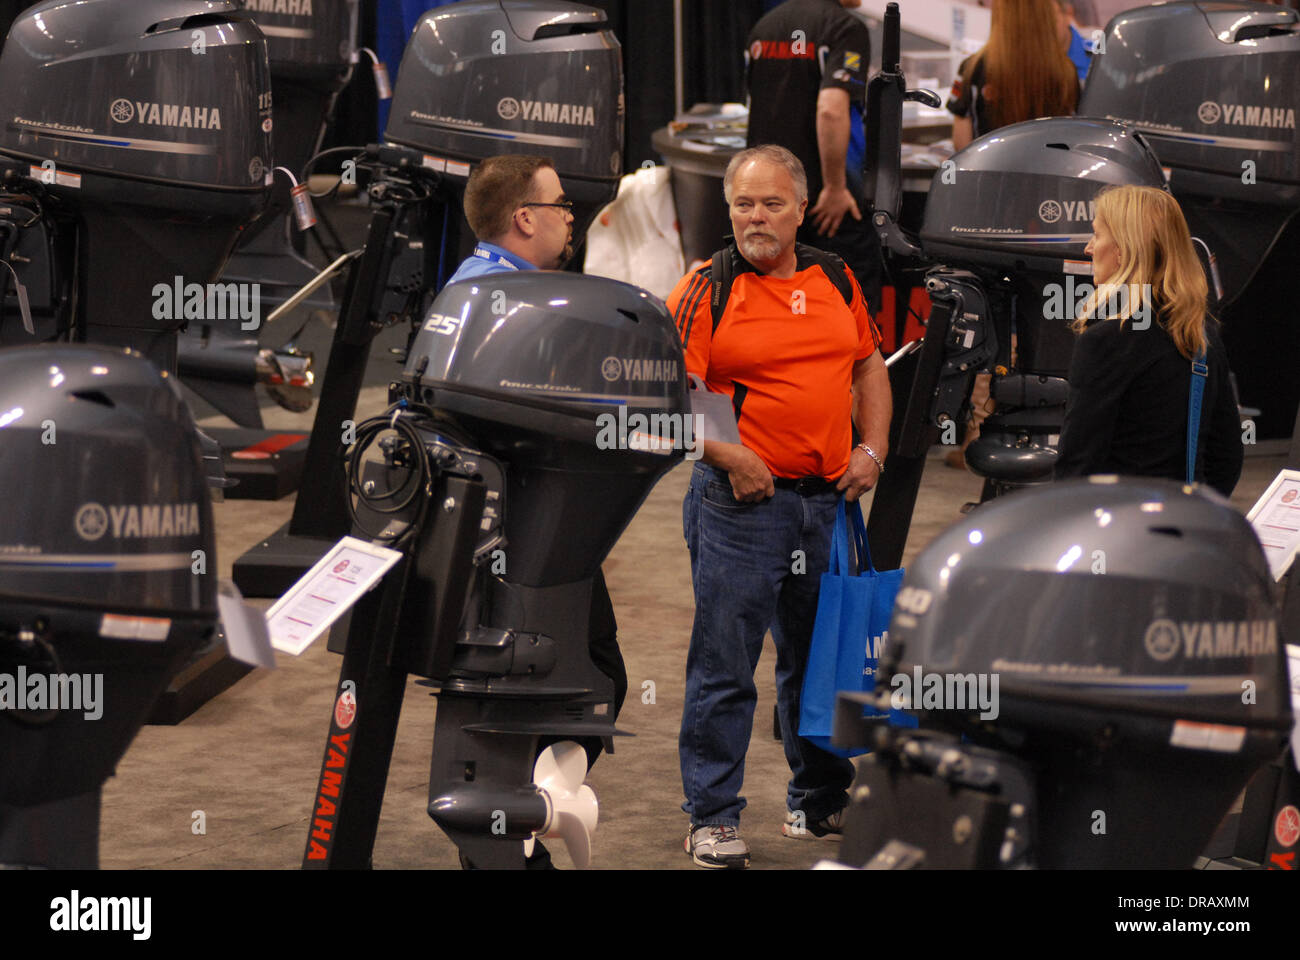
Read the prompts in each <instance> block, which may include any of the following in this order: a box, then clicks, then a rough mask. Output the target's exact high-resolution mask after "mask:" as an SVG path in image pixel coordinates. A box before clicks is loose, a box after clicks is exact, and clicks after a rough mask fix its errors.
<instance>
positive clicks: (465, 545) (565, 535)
mask: <svg viewBox="0 0 1300 960" xmlns="http://www.w3.org/2000/svg"><path fill="white" fill-rule="evenodd" d="M481 279H482V281H483V282H479V281H476V280H471V281H465V282H462V283H456V284H453V285H451V286H449V287H447V288H446V289H445V290H444V291H443V292H442V294H441V295H440V296H439V297H438V298H437V300H436V301H435V302H434V304H433V309H432V311H431V312H430V314H429V317H428V320H427V321H426V323H425V325H424V326H423V328H422V329H421V331H420V333H419V335H418V336H417V338H416V341H415V344H414V347H413V349H412V351H411V355H410V358H409V359H408V362H407V365H406V370H405V373H404V375H403V378H402V383H401V384H395V385H394V389H393V394H392V395H393V397H394V399H396V401H397V402H396V404H395V406H394V407H393V408H392V410H390V412H389V413H387V414H385V415H384V416H382V417H378V418H376V419H375V420H374V421H372V422H370V423H369V424H360V425H358V427H357V444H356V447H354V449H353V452H352V455H351V456H352V469H351V476H352V493H353V495H354V496H355V497H356V499H357V500H358V508H357V513H356V516H357V527H356V529H355V530H354V534H355V535H358V536H360V535H370V536H373V537H374V538H375V539H377V540H379V541H380V542H384V541H388V542H393V543H395V545H397V546H399V547H400V548H401V549H403V551H404V552H405V553H406V559H404V560H403V561H401V562H400V563H399V565H398V566H397V567H396V568H394V570H393V571H391V572H390V573H389V574H388V577H387V579H386V580H385V581H384V584H383V586H382V589H376V590H375V591H373V592H372V594H371V595H370V596H368V597H367V598H365V599H363V600H362V601H361V602H360V603H359V604H358V606H357V609H356V610H355V611H354V613H353V616H352V620H351V625H350V630H349V632H348V635H347V646H346V651H345V655H344V662H343V669H342V673H341V675H340V678H339V693H338V696H339V698H340V700H339V702H340V707H341V708H340V709H336V710H335V712H334V719H333V722H332V724H331V729H330V737H329V744H328V745H327V749H326V753H325V760H324V763H323V765H322V770H321V774H322V779H321V786H320V791H319V793H318V797H317V806H316V808H315V816H314V818H313V821H312V829H311V833H310V836H309V838H308V843H307V850H306V855H305V857H304V861H303V864H304V866H305V867H335V868H338V867H365V866H367V865H368V864H369V861H370V852H371V848H372V846H373V842H374V835H375V828H376V825H377V822H378V816H379V805H380V801H381V800H382V797H383V790H384V778H385V776H386V774H387V769H388V757H389V754H390V753H391V750H392V738H393V735H394V733H395V732H396V727H397V712H398V710H399V709H400V706H401V698H402V691H403V689H404V685H405V679H406V674H407V673H408V672H409V673H414V674H417V675H419V676H421V677H425V678H428V679H429V680H430V681H431V682H432V683H433V684H434V685H435V686H437V687H438V688H439V689H438V697H439V703H438V714H437V727H436V730H435V734H434V746H433V759H432V764H431V768H430V783H429V797H430V802H429V814H430V816H432V817H433V818H434V820H435V821H436V822H437V823H438V825H439V826H440V827H442V829H443V830H444V831H446V833H447V835H448V836H449V837H451V839H452V840H453V841H454V842H455V843H456V845H457V846H458V847H459V848H460V851H461V854H462V857H463V858H464V859H465V860H467V861H468V862H469V863H472V864H473V865H474V866H476V867H522V866H523V865H524V844H523V843H521V842H520V841H525V840H528V839H530V838H531V837H533V836H534V835H541V834H544V833H550V834H556V833H558V834H559V835H561V836H563V837H564V839H565V840H566V842H567V843H568V847H569V851H570V853H571V854H572V856H573V859H574V861H575V862H576V863H577V864H578V865H579V866H582V865H585V863H586V861H587V859H588V857H589V850H590V831H591V829H592V828H594V826H595V822H594V816H595V805H594V797H592V796H591V795H590V794H589V792H586V793H584V790H587V789H588V788H583V787H582V779H583V776H584V775H585V773H586V758H585V755H584V754H583V752H582V751H581V750H580V749H578V750H576V751H575V750H574V749H573V748H572V745H571V744H570V745H567V746H566V744H564V743H560V744H557V745H556V746H555V747H553V748H552V749H551V750H549V751H548V752H547V753H544V754H543V756H542V759H541V760H539V761H538V762H537V766H536V767H535V766H534V758H535V757H536V754H537V747H538V740H539V738H543V737H545V738H548V739H550V740H556V739H560V740H570V739H576V738H580V737H600V738H608V737H611V736H613V735H615V734H617V733H618V731H617V730H615V728H614V724H613V684H612V681H610V679H609V678H608V677H606V676H605V675H604V674H603V673H601V672H600V671H599V670H597V668H596V667H595V666H594V665H593V663H592V662H591V658H590V656H589V653H588V641H589V637H588V621H589V617H590V611H591V590H592V578H593V577H594V576H595V574H596V572H597V570H598V568H599V565H600V563H601V561H602V560H603V559H604V558H605V556H606V555H607V554H608V553H609V551H610V549H611V548H612V547H613V545H614V543H615V541H616V540H617V539H618V537H619V535H620V534H621V533H622V531H623V529H624V528H625V527H626V526H627V524H628V523H629V521H630V520H631V518H632V516H633V514H634V513H635V512H636V510H637V508H638V507H639V506H640V504H641V502H642V501H643V500H644V499H645V497H646V495H647V494H648V493H649V492H650V489H651V488H652V487H653V485H654V484H655V482H656V481H657V480H658V479H659V477H661V476H662V475H663V474H664V473H665V472H666V471H667V470H668V469H670V468H671V467H672V466H673V465H674V464H675V463H676V462H677V461H678V460H679V459H680V458H681V456H682V450H683V448H689V447H690V446H691V443H690V438H689V437H686V438H683V436H682V435H681V430H682V429H689V428H687V427H686V426H685V425H686V424H687V423H688V422H689V418H688V412H689V407H690V402H689V399H688V395H687V387H686V379H685V367H684V361H683V357H682V351H681V345H680V341H679V339H678V337H677V334H676V331H675V329H674V327H673V324H672V320H671V318H670V317H669V315H668V313H667V311H666V310H665V308H664V307H663V305H662V303H660V302H659V301H658V300H656V299H654V298H653V297H651V296H650V295H649V294H647V293H645V292H644V291H642V290H639V289H637V288H635V287H631V286H628V285H626V284H622V283H617V282H615V281H612V280H606V279H603V278H596V277H583V276H573V275H570V274H560V273H553V272H541V273H536V272H531V271H530V272H525V273H503V274H497V275H492V276H489V277H484V278H481ZM385 431H387V432H388V436H387V437H386V438H385V439H382V440H379V442H378V443H377V444H375V449H377V450H382V453H383V463H382V464H377V465H373V466H372V467H371V468H370V469H369V470H368V471H363V470H362V469H361V466H362V465H361V460H362V458H363V454H364V452H365V449H366V448H367V446H368V445H370V444H371V443H372V441H374V440H375V439H376V438H378V437H379V436H380V434H382V433H384V432H385ZM404 523H411V524H413V526H412V527H409V528H407V527H405V526H404ZM349 698H350V699H349ZM548 754H549V755H550V756H548ZM552 758H553V759H552Z"/></svg>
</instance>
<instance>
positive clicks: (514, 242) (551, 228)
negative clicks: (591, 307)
mask: <svg viewBox="0 0 1300 960" xmlns="http://www.w3.org/2000/svg"><path fill="white" fill-rule="evenodd" d="M465 219H466V220H468V221H469V225H470V229H472V230H473V231H474V236H476V237H477V238H478V243H477V244H476V245H475V247H474V252H473V253H472V254H471V255H470V256H469V257H467V258H466V259H465V262H464V263H462V264H461V265H460V266H459V267H457V268H456V272H455V273H453V274H452V275H451V279H450V280H448V281H447V282H448V283H455V282H456V281H458V280H467V279H469V278H470V277H478V276H482V275H483V274H488V273H498V272H500V271H504V270H555V269H557V268H558V267H559V266H560V265H561V264H562V263H564V261H566V260H568V259H569V258H570V257H571V256H573V204H572V203H571V202H570V201H568V200H566V199H565V197H564V187H563V186H561V184H560V177H559V175H558V174H557V173H556V172H555V167H553V166H552V165H551V161H550V160H548V159H547V158H546V157H530V156H523V155H512V156H503V157H488V158H487V159H486V160H484V161H483V162H482V163H480V164H479V165H478V166H477V167H475V168H474V171H473V172H472V173H471V174H470V176H469V183H468V184H467V185H466V187H465Z"/></svg>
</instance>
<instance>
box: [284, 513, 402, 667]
mask: <svg viewBox="0 0 1300 960" xmlns="http://www.w3.org/2000/svg"><path fill="white" fill-rule="evenodd" d="M401 558H402V554H401V553H400V552H399V551H397V550H390V549H389V548H388V547H381V546H379V545H378V544H375V543H368V542H366V541H365V540H359V539H357V538H356V537H344V538H343V539H342V540H340V541H339V542H338V543H336V544H335V545H334V546H333V547H332V548H330V551H329V553H327V554H325V556H323V557H321V559H320V561H319V562H318V563H317V564H316V565H315V566H314V567H312V568H311V569H310V570H308V571H307V572H306V573H305V574H303V576H302V579H301V580H299V581H298V582H297V583H295V584H294V585H293V586H292V587H291V588H290V589H289V591H288V593H286V594H285V595H284V596H283V597H281V598H280V599H279V600H277V601H276V602H275V604H274V605H273V606H272V607H271V609H270V610H268V611H267V612H266V623H267V627H268V628H269V629H270V631H271V646H273V647H275V649H277V650H279V651H281V652H283V653H290V654H293V655H294V656H295V657H296V656H299V655H300V654H301V653H302V652H303V651H304V650H306V649H307V648H308V647H309V646H311V644H312V642H313V641H315V639H316V638H317V637H319V636H320V635H321V634H322V633H324V632H325V631H326V630H328V629H329V628H330V626H331V625H333V623H334V621H335V620H337V619H338V618H339V617H341V616H343V614H344V613H346V612H347V611H348V609H349V608H350V607H351V606H352V605H353V604H354V603H356V602H357V600H359V599H360V598H361V596H362V594H364V593H365V592H366V591H368V590H369V589H370V588H371V587H373V586H374V585H375V584H376V583H378V582H379V580H380V578H382V577H383V575H384V574H385V573H387V572H388V571H389V570H390V569H391V568H392V566H393V564H395V563H397V561H398V560H400V559H401Z"/></svg>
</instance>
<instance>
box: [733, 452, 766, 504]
mask: <svg viewBox="0 0 1300 960" xmlns="http://www.w3.org/2000/svg"><path fill="white" fill-rule="evenodd" d="M727 476H728V477H730V478H731V495H732V496H733V497H735V498H736V499H737V500H739V501H740V502H741V503H760V502H762V501H763V500H766V499H767V498H768V497H770V496H773V495H774V494H775V493H776V485H775V484H774V483H772V471H771V470H769V469H767V464H765V463H764V462H763V461H762V459H761V458H760V457H759V455H758V454H756V453H755V452H754V451H753V450H751V449H749V447H745V446H741V447H740V451H738V452H737V455H736V457H735V459H734V461H733V462H732V464H731V466H730V467H729V468H728V470H727Z"/></svg>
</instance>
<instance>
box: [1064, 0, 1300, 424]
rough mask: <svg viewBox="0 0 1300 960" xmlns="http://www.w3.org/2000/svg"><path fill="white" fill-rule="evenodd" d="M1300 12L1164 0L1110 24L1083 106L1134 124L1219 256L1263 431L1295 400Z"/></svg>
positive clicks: (1234, 348)
mask: <svg viewBox="0 0 1300 960" xmlns="http://www.w3.org/2000/svg"><path fill="white" fill-rule="evenodd" d="M1298 112H1300V14H1297V12H1296V11H1295V10H1291V9H1288V8H1287V7H1276V6H1269V5H1267V4H1262V3H1238V2H1214V3H1165V4H1160V5H1157V6H1150V7H1143V8H1141V9H1138V10H1130V11H1127V12H1125V13H1122V14H1120V15H1118V16H1117V17H1115V18H1114V19H1112V20H1111V21H1110V23H1109V24H1108V25H1107V27H1106V34H1105V43H1104V47H1103V48H1102V49H1101V50H1100V51H1099V52H1098V53H1097V55H1095V56H1094V57H1093V64H1092V68H1091V72H1090V73H1089V75H1088V83H1087V85H1086V86H1085V87H1084V91H1083V97H1082V100H1081V101H1080V104H1079V114H1080V115H1083V116H1092V117H1109V118H1111V119H1115V120H1122V121H1124V122H1127V123H1131V124H1132V125H1133V126H1135V127H1136V128H1137V129H1138V130H1140V131H1141V132H1142V134H1143V136H1145V137H1146V138H1147V139H1148V140H1149V141H1150V143H1151V146H1152V147H1153V148H1154V149H1155V151H1156V153H1157V154H1158V155H1159V157H1160V162H1161V163H1162V164H1164V166H1165V167H1166V168H1168V170H1169V189H1170V191H1171V192H1172V193H1173V195H1174V196H1175V197H1176V198H1177V199H1178V202H1179V205H1180V206H1181V207H1182V209H1183V213H1184V214H1185V215H1186V217H1187V223H1188V226H1189V227H1190V228H1191V231H1192V234H1193V236H1197V237H1201V238H1202V239H1203V240H1204V241H1205V242H1206V243H1207V244H1208V246H1209V249H1210V251H1211V252H1212V253H1213V255H1214V256H1215V257H1216V258H1217V276H1216V277H1215V278H1214V279H1215V283H1214V284H1212V289H1213V288H1214V287H1215V286H1217V287H1218V288H1219V290H1218V295H1219V306H1218V309H1217V310H1216V313H1217V314H1218V315H1219V318H1220V319H1221V320H1222V321H1223V323H1224V326H1223V336H1224V342H1225V345H1226V347H1227V350H1228V357H1229V359H1230V360H1231V362H1232V367H1233V369H1234V371H1236V373H1237V375H1238V377H1239V378H1240V388H1241V400H1242V402H1243V403H1245V404H1247V405H1250V406H1255V407H1259V408H1260V410H1261V419H1260V432H1261V434H1263V435H1265V436H1271V437H1286V436H1289V435H1290V433H1291V430H1292V425H1293V423H1294V418H1295V415H1296V408H1297V404H1300V376H1297V371H1300V326H1297V324H1296V323H1295V311H1294V309H1293V308H1292V301H1293V298H1294V295H1293V292H1292V289H1293V286H1294V283H1293V278H1294V270H1295V263H1296V262H1297V260H1298V259H1300V222H1297V217H1296V214H1297V212H1298V211H1300V133H1297V130H1296V114H1297V113H1298Z"/></svg>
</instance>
